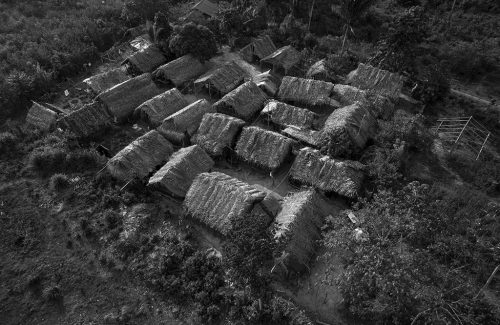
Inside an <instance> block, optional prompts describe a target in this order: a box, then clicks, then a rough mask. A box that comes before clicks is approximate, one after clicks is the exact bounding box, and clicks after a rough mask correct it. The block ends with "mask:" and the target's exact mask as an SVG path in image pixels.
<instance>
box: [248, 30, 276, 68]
mask: <svg viewBox="0 0 500 325" xmlns="http://www.w3.org/2000/svg"><path fill="white" fill-rule="evenodd" d="M275 51H276V45H274V43H273V41H272V40H271V38H270V37H269V35H262V36H259V37H256V38H253V39H252V42H250V44H248V45H247V46H245V47H243V48H242V49H241V50H240V55H241V56H242V57H243V59H245V60H246V61H248V62H252V61H254V59H257V60H262V59H263V58H265V57H267V56H269V55H271V54H272V53H274V52H275Z"/></svg>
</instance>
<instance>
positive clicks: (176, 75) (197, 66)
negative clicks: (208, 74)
mask: <svg viewBox="0 0 500 325" xmlns="http://www.w3.org/2000/svg"><path fill="white" fill-rule="evenodd" d="M205 71H206V66H205V65H204V64H202V63H201V62H200V60H198V59H197V58H195V57H194V56H192V55H191V54H187V55H184V56H181V57H180V58H178V59H175V60H173V61H170V62H169V63H167V64H164V65H162V66H161V67H159V68H158V69H156V71H155V72H154V77H155V78H157V79H159V80H162V81H166V82H171V83H173V84H174V85H175V86H176V87H179V86H182V85H183V84H185V83H186V82H188V81H190V80H193V79H195V78H197V77H198V76H200V75H201V74H203V73H204V72H205Z"/></svg>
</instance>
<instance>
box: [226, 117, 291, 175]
mask: <svg viewBox="0 0 500 325" xmlns="http://www.w3.org/2000/svg"><path fill="white" fill-rule="evenodd" d="M292 146H293V140H292V139H289V138H287V137H285V136H283V135H281V134H279V133H276V132H272V131H268V130H264V129H261V128H259V127H255V126H248V127H244V128H243V131H242V132H241V135H240V138H239V139H238V142H237V143H236V149H235V150H236V155H237V156H238V157H239V158H241V159H242V160H244V161H246V162H248V163H251V164H254V165H257V166H259V167H262V168H265V169H268V170H275V169H276V168H278V167H280V166H281V165H282V164H283V162H285V160H286V158H287V157H288V155H289V154H290V153H291V151H292Z"/></svg>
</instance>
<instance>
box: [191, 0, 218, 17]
mask: <svg viewBox="0 0 500 325" xmlns="http://www.w3.org/2000/svg"><path fill="white" fill-rule="evenodd" d="M192 10H198V11H200V12H201V13H203V14H205V15H208V16H210V17H215V16H216V15H217V12H218V11H219V5H218V4H217V3H213V2H212V1H209V0H201V1H200V2H198V3H197V4H195V5H194V6H193V8H192Z"/></svg>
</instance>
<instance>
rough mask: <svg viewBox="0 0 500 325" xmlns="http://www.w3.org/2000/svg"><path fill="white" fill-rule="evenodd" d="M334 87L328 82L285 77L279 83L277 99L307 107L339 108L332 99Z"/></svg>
mask: <svg viewBox="0 0 500 325" xmlns="http://www.w3.org/2000/svg"><path fill="white" fill-rule="evenodd" d="M334 86H335V85H334V84H332V83H330V82H325V81H320V80H313V79H303V78H296V77H289V76H286V77H284V78H283V80H282V81H281V85H280V89H279V91H278V97H279V98H280V99H281V100H283V101H289V102H293V103H298V104H304V105H309V106H329V107H340V104H339V103H338V102H337V101H336V100H335V99H333V98H332V95H333V88H334Z"/></svg>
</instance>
